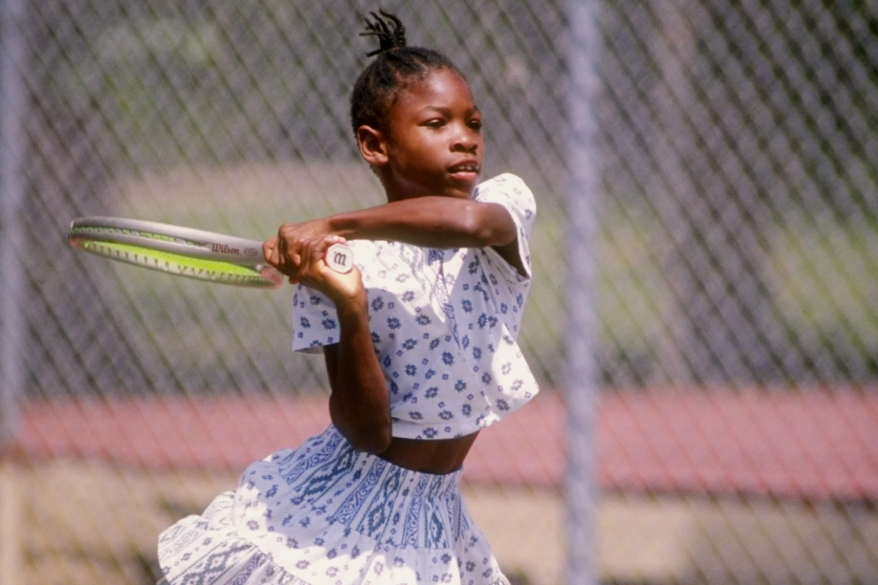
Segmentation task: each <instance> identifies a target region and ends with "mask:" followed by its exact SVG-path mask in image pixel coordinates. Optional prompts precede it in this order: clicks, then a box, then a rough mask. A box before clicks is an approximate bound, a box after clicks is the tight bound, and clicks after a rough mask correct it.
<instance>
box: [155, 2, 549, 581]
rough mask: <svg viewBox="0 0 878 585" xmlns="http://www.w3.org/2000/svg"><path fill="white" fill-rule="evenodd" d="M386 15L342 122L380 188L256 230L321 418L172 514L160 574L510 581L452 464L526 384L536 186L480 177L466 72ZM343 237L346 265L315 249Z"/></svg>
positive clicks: (373, 30)
mask: <svg viewBox="0 0 878 585" xmlns="http://www.w3.org/2000/svg"><path fill="white" fill-rule="evenodd" d="M382 14H383V15H384V18H382V17H379V16H377V15H374V14H373V16H374V17H375V21H373V22H368V21H367V25H368V29H367V32H366V33H364V34H366V35H375V36H378V38H379V40H380V49H379V50H378V51H375V52H374V53H370V56H372V55H373V54H374V55H377V57H376V58H375V59H374V60H373V61H372V63H371V64H370V65H369V66H368V67H367V68H366V69H365V70H364V71H363V72H362V73H361V74H360V76H359V78H358V79H357V82H356V85H355V87H354V91H353V95H352V97H351V121H352V125H353V130H354V133H355V136H356V139H357V143H358V145H359V149H360V153H361V155H362V157H363V159H364V160H365V161H366V162H367V163H368V164H369V165H370V166H371V168H372V170H373V171H374V172H375V174H376V175H377V177H378V179H379V180H380V181H381V184H382V186H383V187H384V190H385V192H386V194H387V203H386V204H384V205H381V206H379V207H375V208H371V209H365V210H361V211H356V212H351V213H342V214H338V215H334V216H331V217H327V218H323V219H319V220H315V221H309V222H305V223H298V224H285V225H283V226H281V227H280V229H279V231H278V235H277V236H276V237H274V238H272V239H270V240H268V241H267V242H266V243H265V246H264V251H265V257H266V259H267V261H268V262H269V263H271V264H272V265H274V266H275V267H277V268H278V269H279V270H280V271H281V272H283V273H284V274H286V275H288V276H289V277H290V280H291V282H296V283H298V284H297V288H296V292H295V295H294V299H293V305H294V307H293V311H294V319H293V321H294V342H293V347H294V349H295V350H297V351H307V352H320V351H322V353H323V355H324V359H325V362H326V369H327V373H328V378H329V383H330V386H331V395H330V399H329V412H330V416H331V420H332V424H331V425H330V427H329V428H328V429H327V430H326V431H325V432H324V433H323V434H321V435H319V436H316V437H312V438H311V439H309V440H307V441H305V443H304V444H303V445H301V446H300V447H299V448H298V449H294V450H293V449H283V450H280V451H277V452H275V453H273V454H272V455H270V456H269V457H268V458H266V459H265V460H264V461H260V462H257V463H254V464H253V465H251V466H250V467H249V468H248V469H247V470H246V471H245V472H244V474H243V475H242V477H241V480H240V483H239V485H238V488H237V490H236V491H235V492H229V493H225V494H222V495H220V496H219V497H217V498H216V499H215V500H214V502H213V503H212V504H211V505H210V506H209V507H208V509H207V510H206V511H205V513H204V514H203V516H190V517H189V518H185V519H183V520H181V521H180V522H178V523H177V524H175V525H174V526H172V527H171V528H169V529H168V530H166V531H165V532H164V533H163V534H162V535H161V538H160V543H159V560H160V564H161V567H162V570H163V571H164V572H165V574H166V577H167V580H168V581H169V582H170V583H172V584H184V583H186V584H190V583H205V584H207V583H210V584H226V583H228V584H231V583H236V584H238V583H240V584H256V583H272V584H287V583H292V584H298V585H323V584H339V585H341V584H354V583H357V584H363V585H365V584H370V583H371V584H375V585H378V584H393V585H404V584H406V585H415V584H418V583H431V584H432V583H460V584H471V585H481V584H505V583H508V581H507V580H506V578H505V577H504V576H503V575H502V573H501V572H500V569H499V568H498V566H497V562H496V560H495V558H494V556H493V554H492V553H491V550H490V547H489V546H488V543H487V542H486V541H485V538H484V536H483V535H482V533H481V531H480V530H479V529H478V527H476V525H475V524H474V523H473V521H472V519H471V518H470V516H469V514H468V512H467V510H466V507H465V506H464V504H463V502H462V501H461V494H460V477H461V468H462V465H463V461H464V458H465V457H466V454H467V452H468V451H469V450H470V447H472V445H473V442H474V441H475V439H476V436H477V435H478V432H479V430H480V429H482V428H484V427H486V426H488V425H491V424H493V423H495V422H497V421H499V420H500V419H502V418H503V417H504V416H506V415H507V414H509V413H511V412H513V411H514V410H515V409H517V408H518V407H520V406H521V405H523V404H524V403H525V402H527V401H528V400H529V399H531V398H532V397H533V396H534V395H535V394H536V393H537V385H536V383H535V381H534V378H533V376H532V375H531V373H530V370H529V369H528V367H527V364H526V363H525V361H524V359H523V358H522V355H521V351H520V349H519V347H518V345H517V343H516V338H517V336H518V331H519V326H520V323H521V317H522V312H523V309H524V302H525V298H526V296H527V292H528V287H529V280H530V273H531V272H530V271H531V267H530V257H529V255H528V234H529V232H530V228H531V224H532V223H533V220H534V213H535V207H534V202H533V198H532V196H531V194H530V191H529V190H528V189H527V187H526V186H525V185H524V184H523V182H522V181H521V180H520V179H518V178H517V177H515V176H513V175H501V176H499V177H496V178H494V179H491V180H488V181H485V182H483V183H481V184H478V179H479V174H480V172H481V168H482V159H483V155H484V143H483V139H482V135H481V125H482V121H481V115H480V113H479V109H478V107H476V104H475V102H474V101H473V97H472V94H471V93H470V87H469V84H468V83H467V81H466V78H465V77H464V76H463V74H462V73H461V72H460V70H459V69H458V68H457V67H455V66H454V65H453V64H452V63H451V62H450V61H449V60H448V59H447V58H446V57H444V56H443V55H441V54H439V53H437V52H435V51H432V50H428V49H423V48H416V47H406V44H405V34H404V29H403V27H402V25H401V24H400V23H399V21H398V20H397V19H396V18H395V17H393V16H392V15H388V14H385V13H382ZM337 242H347V244H348V245H349V246H350V247H351V248H352V249H353V250H354V254H355V256H356V261H357V268H355V269H354V270H353V271H351V272H350V273H347V274H340V273H337V272H334V271H332V270H331V269H329V268H328V267H327V266H326V264H325V263H324V261H323V254H324V251H325V250H326V249H327V247H328V246H330V245H332V244H333V243H337Z"/></svg>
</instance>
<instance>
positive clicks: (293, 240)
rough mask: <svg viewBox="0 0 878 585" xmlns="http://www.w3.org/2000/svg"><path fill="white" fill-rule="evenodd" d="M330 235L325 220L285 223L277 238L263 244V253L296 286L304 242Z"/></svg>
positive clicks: (267, 260) (280, 228)
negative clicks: (315, 237)
mask: <svg viewBox="0 0 878 585" xmlns="http://www.w3.org/2000/svg"><path fill="white" fill-rule="evenodd" d="M329 233H330V232H329V229H328V225H327V222H326V221H325V220H323V219H315V220H312V221H304V222H301V223H285V224H283V225H282V226H280V227H279V228H278V230H277V235H276V236H274V237H272V238H269V239H268V240H266V241H265V242H264V243H263V244H262V253H263V256H264V257H265V261H266V262H268V263H269V264H271V265H272V266H274V267H275V268H277V270H278V271H279V272H280V273H281V274H285V275H287V276H288V277H289V278H290V283H291V284H295V283H296V282H297V281H298V276H297V274H298V266H299V262H300V258H301V251H300V250H301V244H302V240H305V239H307V238H310V237H313V236H317V235H326V234H329Z"/></svg>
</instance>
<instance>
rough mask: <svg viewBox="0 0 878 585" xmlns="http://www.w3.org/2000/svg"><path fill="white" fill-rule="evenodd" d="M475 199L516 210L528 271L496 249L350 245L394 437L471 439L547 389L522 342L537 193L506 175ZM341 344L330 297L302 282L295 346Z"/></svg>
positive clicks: (297, 301)
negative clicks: (525, 354)
mask: <svg viewBox="0 0 878 585" xmlns="http://www.w3.org/2000/svg"><path fill="white" fill-rule="evenodd" d="M473 199H475V200H477V201H483V202H492V203H498V204H500V205H502V206H503V207H504V208H506V209H507V210H508V211H509V213H510V215H511V216H512V218H513V220H514V221H515V224H516V227H517V230H518V253H519V255H520V257H521V260H522V264H523V265H524V266H525V268H526V270H527V276H522V275H520V274H519V272H518V270H516V269H515V268H514V267H512V266H511V265H509V264H508V263H507V262H506V261H505V260H504V259H503V258H502V257H501V256H500V255H499V254H498V253H497V252H496V251H495V250H494V249H493V248H452V249H438V248H424V247H419V246H414V245H410V244H404V243H401V242H390V241H368V240H351V241H349V242H348V244H349V245H350V246H351V248H353V250H354V255H355V258H356V260H355V261H356V263H357V266H358V267H359V268H360V271H361V273H362V275H363V284H364V286H365V287H366V292H367V296H368V303H369V328H370V330H371V332H372V340H373V343H374V346H375V350H376V353H377V356H378V360H379V362H380V364H381V368H382V370H383V371H384V376H385V379H386V380H387V385H388V388H389V391H390V399H391V406H390V411H391V418H392V434H393V436H395V437H404V438H412V439H447V438H452V437H459V436H463V435H468V434H470V433H473V432H475V431H477V430H479V429H482V428H484V427H487V426H489V425H491V424H493V423H495V422H497V421H499V420H500V419H502V418H503V417H505V416H506V415H508V414H510V413H511V412H513V411H515V410H516V409H517V408H519V407H520V406H522V405H523V404H525V403H526V402H527V401H528V400H530V399H531V398H533V397H534V396H535V395H536V394H537V392H538V391H539V389H538V386H537V383H536V380H535V379H534V377H533V375H532V373H531V371H530V368H529V367H528V365H527V363H526V361H525V359H524V357H523V356H522V353H521V349H520V348H519V346H518V343H517V338H518V332H519V328H520V326H521V318H522V314H523V311H524V304H525V300H526V299H527V294H528V289H529V288H530V275H531V260H530V252H529V245H528V238H529V235H530V231H531V226H532V225H533V221H534V217H535V215H536V206H535V203H534V199H533V195H532V194H531V192H530V190H529V189H528V188H527V186H526V185H525V184H524V182H523V181H522V180H521V179H520V178H518V177H516V176H515V175H511V174H504V175H500V176H498V177H495V178H493V179H490V180H488V181H485V182H483V183H481V184H480V185H479V186H478V187H477V189H476V191H475V193H474V194H473ZM338 340H339V325H338V321H337V316H336V312H335V306H334V305H333V304H332V301H330V300H329V299H328V298H327V297H325V296H324V295H322V294H321V293H319V292H317V291H315V290H313V289H310V288H307V287H304V286H302V285H297V287H296V291H295V294H294V296H293V349H294V350H296V351H305V352H319V351H322V346H324V345H329V344H333V343H338Z"/></svg>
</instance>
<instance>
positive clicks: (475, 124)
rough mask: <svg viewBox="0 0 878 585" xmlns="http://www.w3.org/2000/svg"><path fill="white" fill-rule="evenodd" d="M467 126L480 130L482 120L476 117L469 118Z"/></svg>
mask: <svg viewBox="0 0 878 585" xmlns="http://www.w3.org/2000/svg"><path fill="white" fill-rule="evenodd" d="M469 127H470V128H472V129H473V130H481V129H482V121H481V120H478V119H474V120H470V121H469Z"/></svg>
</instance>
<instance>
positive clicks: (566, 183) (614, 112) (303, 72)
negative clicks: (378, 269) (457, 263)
mask: <svg viewBox="0 0 878 585" xmlns="http://www.w3.org/2000/svg"><path fill="white" fill-rule="evenodd" d="M585 5H587V6H588V9H589V10H588V12H587V14H586V16H585V17H586V18H588V19H590V22H589V26H587V27H585V28H577V27H576V26H572V25H571V23H572V22H573V21H574V20H575V18H581V17H577V16H576V15H577V14H579V13H578V12H577V10H578V9H579V8H581V7H582V6H585ZM382 7H383V8H384V9H385V10H388V11H391V12H396V13H398V14H399V16H400V17H401V18H402V19H403V21H404V22H405V23H406V25H407V28H408V36H409V39H410V41H411V42H412V43H414V44H422V45H425V46H430V47H434V48H437V49H439V50H442V51H443V52H445V53H447V54H448V55H449V56H450V57H451V58H452V59H453V60H454V61H455V62H456V63H457V64H458V65H459V66H460V67H461V68H462V69H463V70H464V71H465V72H467V74H468V76H469V80H470V82H471V84H472V86H473V91H474V94H475V96H476V99H477V101H478V103H479V105H480V108H481V110H482V112H483V113H484V117H485V122H486V123H485V135H486V145H487V157H486V165H485V166H486V172H485V175H486V176H490V175H493V174H497V173H500V172H505V171H513V172H515V173H517V174H519V175H521V176H522V177H523V178H524V179H525V180H526V181H527V182H528V184H529V185H530V186H531V188H532V189H533V191H534V193H535V194H536V196H537V200H538V205H539V217H538V220H537V224H536V227H535V233H534V235H533V241H532V249H533V252H534V262H535V273H536V279H535V282H534V286H533V288H532V292H531V298H530V302H529V305H528V309H527V313H526V316H525V324H524V327H523V331H524V332H523V334H522V340H521V341H522V346H523V348H524V349H525V351H526V353H527V357H528V360H529V363H530V364H531V366H532V368H533V370H534V371H535V374H536V375H537V377H538V379H539V380H540V382H541V384H542V387H543V392H542V393H541V395H540V396H539V397H538V398H537V399H536V400H535V401H534V402H533V403H532V404H530V405H528V406H527V407H526V408H524V409H523V410H522V411H521V412H519V413H516V414H515V415H513V416H512V417H510V418H509V420H508V421H504V423H503V424H501V425H498V426H496V427H493V428H491V429H489V430H487V431H485V432H484V433H483V434H482V436H481V437H480V438H479V441H478V442H477V443H476V447H475V448H474V451H473V453H472V455H471V457H470V459H468V462H467V468H466V471H465V474H464V477H465V488H466V491H465V497H466V499H467V503H468V505H469V507H470V509H471V511H472V513H473V515H474V517H475V518H476V520H477V521H478V522H479V523H480V524H481V525H482V527H483V528H484V530H485V532H486V533H487V534H488V537H489V540H490V541H491V542H492V544H493V546H494V548H495V552H496V553H497V555H498V558H499V559H500V562H501V566H503V567H504V569H505V570H506V571H507V572H508V574H509V575H510V577H511V578H512V579H513V580H515V581H516V582H517V583H519V584H521V583H528V584H531V585H556V584H560V583H563V582H570V583H579V582H581V583H593V582H605V583H616V584H619V585H635V584H643V585H647V584H650V585H651V584H658V583H675V584H689V583H692V584H695V583H710V584H714V583H722V584H725V583H728V584H742V585H743V584H752V583H772V584H774V583H801V584H805V583H815V584H816V583H821V584H823V583H839V584H841V583H845V584H847V583H857V584H874V583H878V513H876V511H875V504H876V502H878V310H876V309H875V307H876V306H878V114H876V113H875V112H876V111H878V108H876V105H878V7H876V6H874V5H873V4H872V3H868V2H856V1H853V0H851V1H846V2H823V1H820V0H675V1H667V2H659V1H652V2H637V3H633V2H609V1H606V2H603V1H599V0H595V1H593V2H575V1H573V0H571V1H569V2H556V1H554V0H553V1H550V2H537V1H536V0H527V1H515V0H486V1H485V2H480V3H472V2H464V1H462V0H449V1H444V2H419V3H404V2H401V1H389V2H386V3H384V4H383V6H382ZM2 9H3V22H2V38H0V42H2V47H3V53H2V55H0V67H2V70H0V99H2V101H0V132H2V141H0V156H2V161H0V162H2V164H0V187H2V193H0V198H2V204H3V207H2V213H3V215H2V219H0V239H2V241H3V243H2V250H3V251H2V254H0V261H2V267H3V273H4V277H3V279H2V282H0V290H2V297H3V305H2V311H3V314H2V318H0V322H2V325H0V328H2V331H3V344H2V352H3V353H2V360H0V367H2V380H3V382H2V385H3V387H2V388H0V406H2V408H3V410H2V412H0V431H2V433H3V436H4V449H3V452H2V454H3V461H2V464H0V495H2V498H0V582H2V583H4V584H5V583H7V582H8V583H10V584H11V583H23V584H27V585H31V584H33V585H36V584H39V585H43V584H46V585H51V584H54V583H58V584H61V583H64V584H65V585H70V584H74V583H83V584H84V583H130V584H132V585H140V584H152V583H154V582H155V580H156V577H157V572H156V571H157V562H156V552H155V542H156V538H157V534H158V532H159V531H160V530H162V529H163V528H164V527H166V526H167V525H169V524H170V523H171V522H173V521H174V520H175V519H176V518H179V517H180V516H181V515H183V514H186V513H189V512H193V511H196V510H199V509H201V508H203V507H204V506H205V505H206V504H207V503H208V502H209V501H210V499H211V498H212V497H213V496H214V495H215V494H216V493H217V492H218V491H219V490H221V489H227V488H229V487H232V486H233V485H234V484H235V482H236V478H237V473H239V472H240V471H242V470H243V468H244V466H246V464H247V463H249V461H251V460H253V459H257V458H260V457H262V456H264V455H266V454H267V453H269V452H271V451H272V450H274V449H277V448H280V447H283V446H293V445H295V444H297V443H298V442H299V441H301V440H302V439H303V438H304V437H306V436H308V435H310V434H313V433H316V432H319V431H320V430H321V429H322V426H323V425H324V424H325V423H326V421H328V414H327V412H326V405H325V403H326V396H327V394H326V388H327V384H326V381H325V377H324V374H323V373H322V363H321V362H319V361H313V359H312V358H308V357H305V356H295V355H293V354H292V352H291V350H290V327H289V304H290V300H291V299H290V296H291V294H290V291H289V289H281V290H280V291H275V292H264V291H259V292H257V291H250V290H239V289H235V288H233V287H220V286H209V285H205V284H202V283H198V282H190V281H185V280H183V279H175V278H173V277H167V276H163V275H158V274H156V273H144V271H141V270H139V269H137V268H132V267H128V266H124V265H116V264H112V263H107V262H105V261H103V260H100V259H97V258H94V257H90V256H85V255H81V254H78V253H75V252H74V251H72V250H71V249H69V248H68V247H67V245H66V242H65V236H66V232H67V227H68V225H69V222H70V221H71V220H72V219H73V218H74V217H77V216H82V215H118V216H127V217H136V218H141V219H149V220H155V221H167V222H170V223H175V224H180V225H187V226H190V227H196V228H202V229H209V230H216V231H223V232H228V233H232V234H236V235H240V236H243V237H250V238H265V237H267V236H269V235H271V234H272V233H273V231H274V230H275V229H276V227H277V226H278V225H279V224H280V223H282V222H284V221H296V220H299V219H306V218H312V217H317V216H321V215H325V214H328V213H333V212H337V211H342V210H347V209H353V208H358V207H362V206H368V205H375V204H378V203H380V202H381V201H382V197H381V191H380V189H379V185H378V183H377V181H375V180H374V178H373V177H372V176H371V174H370V173H369V171H368V168H366V166H365V164H364V163H362V162H361V161H359V160H358V156H357V153H356V151H355V148H354V146H355V145H354V141H353V139H352V136H351V131H350V129H349V128H348V122H347V107H348V101H347V100H348V95H349V92H350V89H351V86H352V84H353V81H354V78H355V76H356V74H357V73H358V72H359V71H360V69H361V68H362V67H363V66H364V65H365V63H366V62H367V60H366V58H365V56H364V53H365V52H366V51H368V50H370V47H369V45H368V43H366V42H364V41H363V40H362V39H361V38H360V37H358V36H357V33H358V32H359V31H360V30H361V28H362V16H363V15H364V14H366V13H367V12H368V11H369V10H375V9H377V5H374V4H372V3H368V2H364V1H361V0H332V1H329V2H303V1H300V0H260V1H259V2H247V3H240V2H239V3H229V2H218V1H215V0H174V1H169V0H154V1H150V2H134V1H131V0H102V1H100V2H98V1H96V0H63V1H62V0H41V1H40V2H25V1H24V0H4V1H3V2H2ZM583 30H585V31H587V32H588V31H591V33H594V35H595V37H594V38H588V39H583V38H580V37H581V36H582V34H583V33H582V31H583ZM591 33H588V34H591ZM586 45H587V46H589V47H594V49H592V54H585V53H584V51H583V47H584V46H586ZM581 67H588V68H590V71H593V72H594V74H595V78H594V79H593V80H592V81H593V82H594V83H593V86H589V87H583V86H582V85H581V84H580V83H579V81H577V80H578V79H581V78H580V77H577V75H576V72H577V71H578V70H579V68H581ZM578 108H585V109H586V110H587V111H588V112H589V116H591V117H592V118H591V119H592V121H593V123H594V133H593V136H589V137H588V140H584V139H583V137H582V135H580V134H578V132H577V129H578V128H579V126H578V125H577V124H576V123H575V120H573V123H571V119H572V118H575V113H574V114H571V112H576V111H577V109H578ZM572 152H575V153H578V156H579V158H576V157H575V156H573V155H571V153H572ZM573 160H576V161H586V163H587V164H588V165H590V168H591V170H592V171H593V173H594V175H595V177H596V180H595V181H594V184H595V187H596V189H595V190H594V191H595V192H591V191H592V190H591V189H589V190H587V191H584V190H583V188H582V185H581V184H580V183H579V182H578V180H577V178H578V177H580V176H581V173H579V172H577V171H581V169H578V168H571V162H570V161H573ZM577 164H578V163H577ZM583 202H585V205H583ZM582 209H585V210H586V212H587V213H588V214H590V217H589V218H588V221H587V222H586V225H593V226H594V233H593V234H589V235H588V238H587V241H589V242H592V243H593V245H590V246H587V248H588V249H578V248H575V249H571V247H570V246H569V245H568V244H569V242H571V241H573V242H576V241H579V240H577V237H576V236H577V234H575V233H574V234H573V237H572V238H571V235H570V231H569V230H570V229H572V228H575V227H576V226H578V225H580V224H579V223H577V220H576V218H577V216H576V214H577V213H581V212H580V211H577V210H582ZM573 263H590V264H592V265H594V266H595V268H596V272H595V276H596V278H595V279H594V282H591V281H589V282H577V281H575V280H572V279H570V278H569V275H577V274H580V271H577V270H572V269H571V268H570V267H571V265H572V264H573ZM580 288H588V289H589V290H590V291H591V292H589V294H587V295H585V298H587V299H588V298H593V299H594V303H593V305H592V306H589V307H581V306H578V305H577V304H576V303H574V302H573V300H575V299H577V298H580V297H577V296H576V295H575V294H573V293H571V291H577V290H578V289H580ZM592 293H593V294H592ZM580 311H586V312H588V313H589V314H593V315H594V316H595V319H594V324H593V326H590V329H591V330H589V331H578V330H573V328H572V327H571V326H570V325H571V324H578V323H583V322H585V323H590V321H589V320H588V319H586V320H585V321H583V320H581V319H577V318H576V316H577V315H578V314H579V312H580ZM576 340H588V342H587V343H585V344H583V343H576V342H575V341H576ZM582 352H588V355H583V354H582ZM592 358H593V359H592ZM582 360H588V361H589V363H593V364H594V366H595V368H594V369H595V370H596V372H595V375H594V379H593V380H583V379H578V380H577V379H571V376H570V375H569V373H570V372H574V371H577V370H576V369H575V368H572V367H571V364H576V363H578V362H581V361H582ZM594 389H597V390H596V396H595V397H594V399H595V404H596V408H595V410H594V414H593V418H592V415H591V414H586V415H582V414H579V413H580V411H579V410H577V409H568V405H569V404H571V401H572V399H573V398H574V397H577V396H582V394H583V393H590V392H593V391H595V390H594ZM570 412H573V415H572V416H571V415H570ZM568 425H571V427H570V428H571V430H572V431H578V430H582V425H587V426H588V428H589V432H590V435H589V436H591V437H593V438H594V441H593V443H591V444H581V443H579V442H577V441H573V442H569V441H567V437H568V431H567V426H568ZM569 436H571V437H579V436H582V435H581V434H577V433H576V432H572V433H571V434H570V435H569ZM585 452H587V453H592V454H593V456H594V457H595V461H596V463H595V464H594V469H593V470H592V469H589V474H588V475H589V477H591V478H592V479H591V481H592V482H593V486H594V488H595V489H592V488H591V486H590V485H589V483H588V481H586V482H585V483H584V484H583V483H582V482H580V483H575V482H570V481H568V482H567V483H566V484H565V479H564V478H565V473H567V474H568V478H569V477H572V476H576V473H575V471H576V470H575V469H573V470H572V473H571V471H570V470H566V471H565V464H566V461H568V455H581V454H582V453H585ZM569 460H570V461H573V462H581V461H582V458H581V457H577V456H571V457H569ZM576 464H577V465H578V464H579V463H576ZM565 486H566V487H565ZM592 499H594V508H593V513H591V512H589V511H588V510H589V509H590V508H589V507H588V506H586V508H585V510H586V512H585V514H584V515H583V514H581V513H578V512H577V513H575V514H574V513H571V511H574V510H582V509H583V508H581V507H578V506H577V503H581V502H582V501H591V500H592ZM584 523H587V524H588V525H589V526H593V527H594V528H593V530H591V532H589V530H577V524H579V527H580V528H581V527H582V526H581V525H582V524H584ZM584 534H592V535H593V538H591V539H589V538H586V537H584V536H582V535H584ZM589 551H594V553H591V552H589ZM591 554H594V562H586V563H585V565H583V564H581V563H579V564H577V562H576V561H575V559H576V558H577V556H582V555H584V556H585V557H586V558H588V557H589V555H591ZM581 566H586V567H588V571H587V572H588V573H591V574H577V573H576V572H575V571H572V570H569V571H568V570H566V569H565V567H581Z"/></svg>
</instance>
